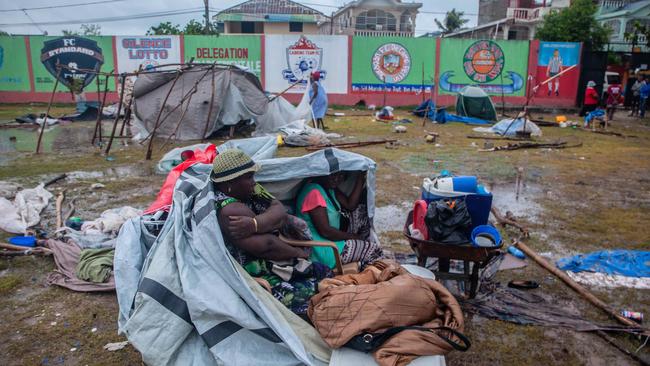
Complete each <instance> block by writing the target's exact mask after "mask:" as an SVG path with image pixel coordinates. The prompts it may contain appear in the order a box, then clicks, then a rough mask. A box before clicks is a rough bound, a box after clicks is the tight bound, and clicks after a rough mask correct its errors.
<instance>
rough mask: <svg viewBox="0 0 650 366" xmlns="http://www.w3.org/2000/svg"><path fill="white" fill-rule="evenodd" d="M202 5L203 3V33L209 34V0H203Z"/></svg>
mask: <svg viewBox="0 0 650 366" xmlns="http://www.w3.org/2000/svg"><path fill="white" fill-rule="evenodd" d="M203 5H205V28H204V29H203V33H205V34H210V0H203Z"/></svg>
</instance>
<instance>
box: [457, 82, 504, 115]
mask: <svg viewBox="0 0 650 366" xmlns="http://www.w3.org/2000/svg"><path fill="white" fill-rule="evenodd" d="M456 114H458V115H459V116H465V117H475V118H479V119H482V120H488V121H496V119H497V111H496V109H495V108H494V104H493V103H492V99H490V96H489V95H487V93H486V92H485V91H484V90H483V89H481V88H479V87H477V86H471V85H468V86H465V87H463V88H462V89H461V90H460V91H459V92H458V96H457V97H456Z"/></svg>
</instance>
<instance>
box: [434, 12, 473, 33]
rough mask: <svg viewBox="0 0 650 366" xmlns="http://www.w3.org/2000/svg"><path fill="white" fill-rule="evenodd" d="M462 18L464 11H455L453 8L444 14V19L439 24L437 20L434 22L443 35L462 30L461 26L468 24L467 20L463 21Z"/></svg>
mask: <svg viewBox="0 0 650 366" xmlns="http://www.w3.org/2000/svg"><path fill="white" fill-rule="evenodd" d="M463 16H465V12H464V11H456V9H455V8H454V9H451V11H448V12H447V14H445V19H444V20H443V21H442V22H440V21H439V20H438V19H434V20H435V22H436V25H437V26H438V28H440V30H441V31H442V34H443V35H444V34H449V33H454V32H456V31H459V30H461V29H463V26H464V25H465V24H466V23H467V22H469V19H465V18H463Z"/></svg>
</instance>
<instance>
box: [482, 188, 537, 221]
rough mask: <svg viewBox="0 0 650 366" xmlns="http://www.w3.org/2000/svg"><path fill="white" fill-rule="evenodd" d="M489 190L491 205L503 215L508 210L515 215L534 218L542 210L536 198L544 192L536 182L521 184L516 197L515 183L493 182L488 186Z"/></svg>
mask: <svg viewBox="0 0 650 366" xmlns="http://www.w3.org/2000/svg"><path fill="white" fill-rule="evenodd" d="M489 190H490V192H492V195H493V196H494V198H493V201H492V205H494V206H495V207H496V208H497V209H499V211H500V212H501V213H502V214H504V215H505V213H506V212H507V211H510V212H512V213H513V214H514V215H515V216H516V217H526V218H530V219H534V218H536V217H538V216H539V215H540V213H541V212H542V206H541V205H540V204H539V203H537V200H539V199H540V198H542V196H543V195H544V192H543V190H542V188H541V186H539V185H538V184H533V183H523V184H521V186H520V188H519V196H518V197H517V186H516V184H515V183H509V184H495V185H492V186H491V187H489Z"/></svg>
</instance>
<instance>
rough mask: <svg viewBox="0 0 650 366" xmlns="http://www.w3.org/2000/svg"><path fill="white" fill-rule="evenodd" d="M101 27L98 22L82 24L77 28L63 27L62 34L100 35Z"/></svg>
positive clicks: (67, 35)
mask: <svg viewBox="0 0 650 366" xmlns="http://www.w3.org/2000/svg"><path fill="white" fill-rule="evenodd" d="M101 30H102V27H101V26H100V25H98V24H82V25H81V27H79V30H71V29H64V30H63V31H62V33H63V35H64V36H66V37H69V36H100V35H101V34H102V32H101Z"/></svg>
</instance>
